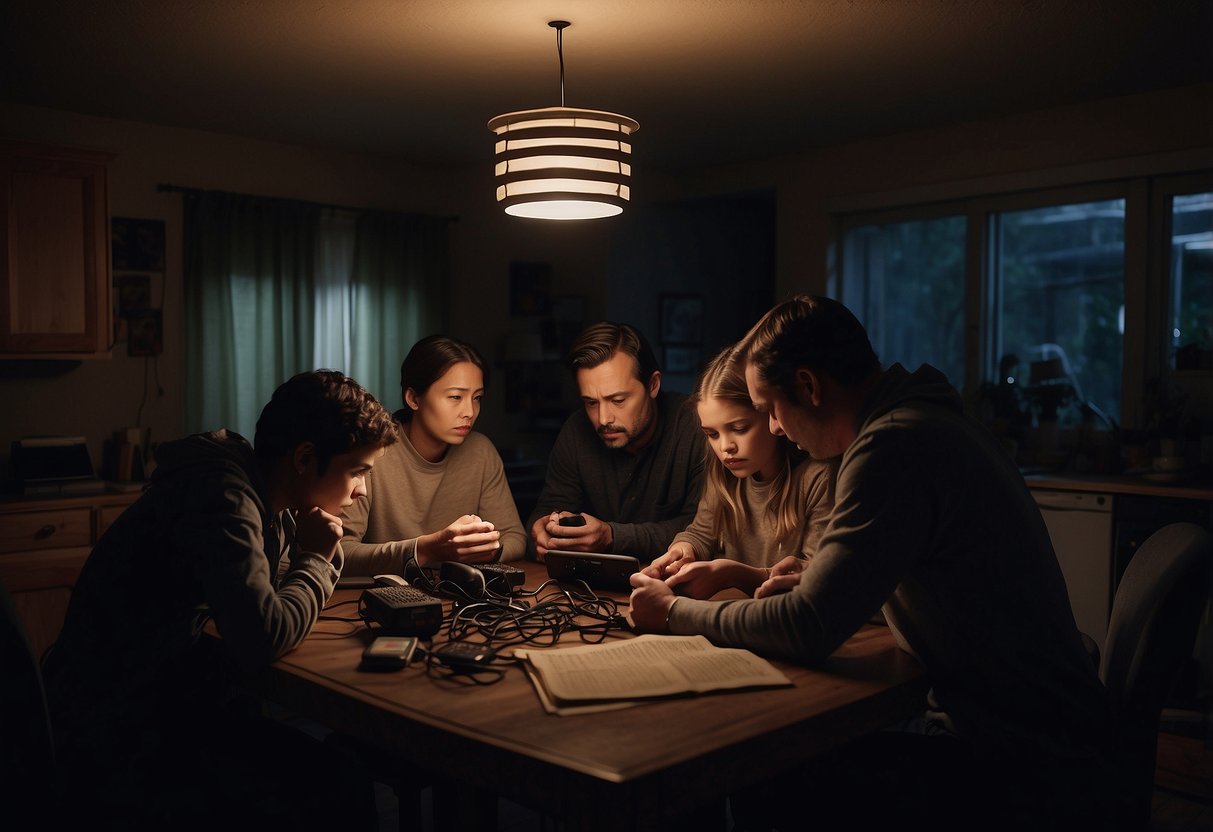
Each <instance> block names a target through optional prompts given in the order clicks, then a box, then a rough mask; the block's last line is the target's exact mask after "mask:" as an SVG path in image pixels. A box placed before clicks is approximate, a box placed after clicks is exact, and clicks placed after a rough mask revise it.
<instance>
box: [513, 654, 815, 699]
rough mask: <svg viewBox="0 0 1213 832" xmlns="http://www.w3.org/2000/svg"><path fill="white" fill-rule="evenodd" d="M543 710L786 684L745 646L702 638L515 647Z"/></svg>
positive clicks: (787, 681) (771, 667)
mask: <svg viewBox="0 0 1213 832" xmlns="http://www.w3.org/2000/svg"><path fill="white" fill-rule="evenodd" d="M514 656H515V657H517V658H519V659H521V660H522V663H523V666H524V667H525V668H526V671H527V675H528V676H529V677H530V678H531V682H532V683H533V684H534V685H535V690H536V692H537V693H538V694H539V699H540V701H541V702H542V703H543V706H544V708H545V709H546V710H547V711H548V712H549V713H559V714H568V713H583V712H586V711H589V710H609V709H611V708H624V707H630V706H632V705H636V704H639V703H640V702H642V701H644V700H647V699H655V698H660V697H668V696H684V695H689V694H696V693H703V692H705V691H715V690H735V689H739V688H755V687H778V686H785V685H791V684H792V681H791V680H790V679H788V677H787V676H785V675H784V674H783V673H781V672H780V671H779V670H777V669H776V668H775V667H774V666H773V665H772V664H771V663H770V662H768V661H766V660H765V659H763V658H760V657H759V656H756V655H755V654H753V653H751V652H750V651H749V650H741V649H736V648H725V647H716V646H714V645H713V644H712V643H711V642H710V641H708V640H707V639H706V638H704V637H703V636H659V635H644V636H639V637H637V638H633V639H628V640H626V641H618V642H613V643H611V644H593V645H586V646H584V647H570V648H567V649H561V650H515V651H514Z"/></svg>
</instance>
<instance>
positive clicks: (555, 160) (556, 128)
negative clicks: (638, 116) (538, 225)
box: [489, 107, 640, 220]
mask: <svg viewBox="0 0 1213 832" xmlns="http://www.w3.org/2000/svg"><path fill="white" fill-rule="evenodd" d="M489 129H490V130H492V131H493V132H494V133H495V134H496V136H497V151H496V161H497V164H496V179H497V201H498V202H499V203H501V206H502V208H504V209H505V212H506V213H507V214H511V215H512V216H515V217H531V218H536V219H548V220H584V219H596V218H599V217H612V216H615V215H616V214H620V213H622V212H623V208H624V206H625V205H626V204H627V202H628V200H629V199H630V198H631V188H630V185H629V184H628V183H629V181H630V179H631V175H632V163H631V158H632V134H633V133H635V132H636V131H637V130H639V129H640V124H639V123H638V122H636V121H635V120H634V119H630V118H628V117H627V116H621V115H617V114H615V113H606V112H602V111H600V110H578V109H574V108H572V107H547V108H544V109H540V110H520V111H518V112H516V113H505V114H504V115H500V116H497V117H495V118H492V119H490V120H489Z"/></svg>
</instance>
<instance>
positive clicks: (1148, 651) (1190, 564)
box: [1099, 523, 1213, 829]
mask: <svg viewBox="0 0 1213 832" xmlns="http://www.w3.org/2000/svg"><path fill="white" fill-rule="evenodd" d="M1211 562H1213V535H1210V533H1209V532H1208V531H1206V530H1205V529H1203V528H1201V527H1200V526H1198V525H1196V524H1195V523H1172V524H1170V525H1168V526H1164V527H1163V528H1161V529H1159V530H1158V531H1156V532H1154V534H1152V535H1150V537H1149V538H1147V539H1146V541H1145V542H1144V543H1143V544H1142V545H1141V546H1140V547H1139V548H1138V550H1137V552H1136V553H1135V554H1134V555H1133V559H1132V560H1130V561H1129V565H1128V568H1126V569H1125V574H1124V577H1122V578H1121V581H1120V585H1119V586H1118V587H1117V590H1116V597H1115V599H1114V600H1113V603H1112V614H1111V617H1110V619H1109V621H1108V634H1107V638H1106V639H1105V641H1104V648H1103V657H1102V660H1101V662H1100V668H1099V676H1100V679H1102V680H1103V683H1104V686H1105V687H1106V688H1107V690H1108V693H1109V695H1110V696H1111V699H1112V704H1113V707H1114V708H1115V711H1116V715H1117V725H1118V729H1119V747H1120V750H1121V752H1122V753H1123V754H1124V755H1125V760H1126V762H1127V764H1128V765H1129V766H1131V767H1132V778H1133V783H1132V785H1131V786H1130V788H1131V789H1132V790H1133V795H1132V796H1131V800H1132V802H1133V803H1134V804H1135V806H1136V811H1135V812H1134V814H1135V815H1137V816H1136V817H1135V818H1132V819H1128V820H1129V821H1130V822H1129V824H1128V826H1129V828H1140V829H1144V828H1146V827H1147V825H1148V822H1149V812H1150V798H1151V795H1152V793H1153V786H1154V766H1155V762H1156V759H1157V749H1158V722H1159V718H1160V717H1161V715H1162V708H1163V705H1164V704H1165V703H1166V700H1167V697H1168V696H1169V695H1170V693H1171V691H1172V689H1173V688H1174V686H1175V682H1176V680H1177V678H1178V677H1179V674H1180V672H1181V671H1182V670H1183V667H1184V664H1185V663H1186V662H1187V661H1188V659H1189V658H1190V657H1191V656H1192V648H1193V646H1194V644H1195V642H1196V632H1197V629H1198V627H1199V624H1200V618H1201V615H1202V613H1203V611H1204V609H1205V605H1206V604H1207V603H1208V602H1209V597H1210V586H1211V583H1210V572H1209V570H1210V563H1211Z"/></svg>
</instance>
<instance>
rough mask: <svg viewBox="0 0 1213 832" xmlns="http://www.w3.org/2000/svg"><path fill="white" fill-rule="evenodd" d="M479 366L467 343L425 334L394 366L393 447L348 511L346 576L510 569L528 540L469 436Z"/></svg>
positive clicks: (499, 475) (489, 458)
mask: <svg viewBox="0 0 1213 832" xmlns="http://www.w3.org/2000/svg"><path fill="white" fill-rule="evenodd" d="M484 377H485V369H484V360H483V359H482V358H481V357H480V354H479V353H478V352H477V351H476V349H475V348H474V347H473V346H471V345H470V344H466V343H464V342H462V341H457V340H456V339H454V338H450V337H447V336H445V335H431V336H429V337H428V338H423V339H422V340H420V341H418V342H417V343H416V344H414V345H413V348H412V349H411V350H409V354H408V356H406V357H405V359H404V363H403V364H402V365H401V367H400V388H401V393H402V396H403V398H404V405H405V406H404V407H403V408H402V409H400V410H398V411H397V412H396V413H395V414H394V415H395V417H396V421H397V422H398V423H399V424H400V434H401V439H402V441H401V442H398V443H397V444H396V445H393V446H391V447H390V448H388V450H387V452H386V453H385V455H384V457H383V459H381V460H380V461H379V462H378V463H377V464H376V465H375V476H374V478H373V480H372V479H370V478H368V480H367V483H366V495H365V496H364V497H361V498H360V499H358V500H357V501H356V502H355V503H354V505H352V506H350V507H349V508H348V509H346V512H345V522H344V527H345V528H344V535H345V537H344V538H343V539H342V541H341V547H342V550H343V551H344V552H345V570H344V573H345V574H347V575H378V574H382V573H391V574H394V575H402V574H404V571H405V563H406V562H407V561H408V560H409V559H410V558H411V557H413V556H416V558H417V563H418V565H420V566H426V565H436V564H437V563H439V562H440V561H444V560H461V561H493V560H516V559H518V558H520V557H522V554H523V552H524V550H525V549H526V540H527V538H526V534H525V533H524V532H523V530H522V521H521V520H519V519H518V509H517V507H516V506H515V505H514V498H513V495H512V494H511V493H510V488H509V484H508V483H507V482H506V479H505V470H504V468H503V466H502V464H501V457H500V455H499V454H498V453H497V449H496V448H495V447H493V443H492V442H491V441H489V439H488V438H487V437H486V436H484V435H483V434H481V433H476V432H475V431H473V430H472V426H473V425H475V424H476V418H477V417H478V416H479V415H480V401H481V399H482V398H483V397H484V384H485V382H484Z"/></svg>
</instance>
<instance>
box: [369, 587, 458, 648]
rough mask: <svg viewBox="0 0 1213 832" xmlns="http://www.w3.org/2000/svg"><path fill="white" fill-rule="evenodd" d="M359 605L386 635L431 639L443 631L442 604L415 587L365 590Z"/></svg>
mask: <svg viewBox="0 0 1213 832" xmlns="http://www.w3.org/2000/svg"><path fill="white" fill-rule="evenodd" d="M359 606H361V607H362V608H363V610H365V615H366V616H367V617H368V618H370V619H372V620H374V621H376V622H378V624H379V627H380V629H381V630H382V632H383V634H384V635H389V636H418V637H420V638H429V637H431V636H432V635H434V633H436V632H438V630H440V629H441V628H442V601H440V600H439V599H437V598H435V597H434V596H433V595H430V594H428V593H425V592H422V591H421V590H420V589H417V588H416V587H412V586H377V587H372V588H371V589H364V590H363V591H362V596H361V598H360V602H359Z"/></svg>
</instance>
